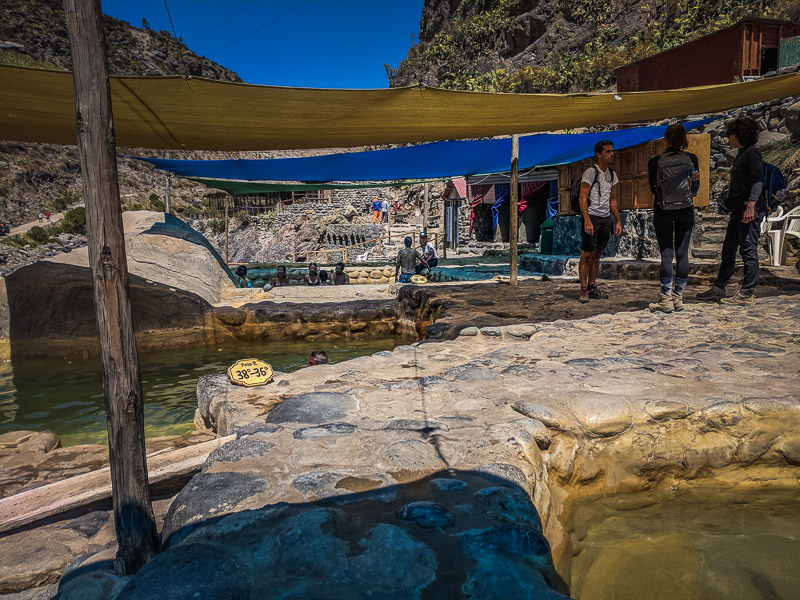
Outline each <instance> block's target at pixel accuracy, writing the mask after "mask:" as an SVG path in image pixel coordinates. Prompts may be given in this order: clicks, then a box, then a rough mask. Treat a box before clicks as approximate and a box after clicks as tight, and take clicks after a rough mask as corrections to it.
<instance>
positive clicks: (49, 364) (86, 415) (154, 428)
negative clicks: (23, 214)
mask: <svg viewBox="0 0 800 600" xmlns="http://www.w3.org/2000/svg"><path fill="white" fill-rule="evenodd" d="M403 343H408V340H407V339H404V338H400V337H387V338H377V339H368V340H337V341H331V342H329V343H323V342H319V341H316V342H308V341H302V340H301V341H281V342H275V341H263V342H236V343H228V342H226V344H225V346H224V347H221V348H195V349H190V350H182V351H170V352H163V353H151V354H141V355H140V356H139V363H140V370H141V374H142V388H143V391H144V398H145V406H144V420H145V435H146V437H148V438H151V437H157V436H162V435H181V434H184V433H187V432H189V431H192V429H193V420H194V412H195V409H196V408H197V396H196V388H197V379H198V378H199V377H200V376H201V375H207V374H213V373H225V372H226V371H227V369H228V367H229V366H230V365H231V364H233V363H234V362H236V361H237V360H238V359H240V358H260V359H262V360H264V361H266V362H268V363H270V364H271V365H272V368H273V369H274V370H276V371H284V372H291V371H296V370H297V369H300V368H302V367H305V366H306V365H307V364H308V355H309V353H310V352H311V351H312V350H318V349H321V350H325V352H327V354H328V358H329V361H330V362H331V363H336V362H341V361H344V360H347V359H349V358H354V357H356V356H364V355H368V354H372V353H373V352H378V351H380V350H391V349H392V348H394V347H395V346H398V345H400V344H403ZM102 381H103V375H102V371H101V366H100V359H99V358H94V359H73V360H70V361H66V360H59V359H55V360H18V361H13V362H5V363H2V364H0V434H2V433H6V432H8V431H14V430H19V429H26V430H33V431H41V430H44V429H51V430H53V431H55V433H56V434H57V435H58V436H59V437H60V438H61V443H62V444H63V445H64V446H71V445H75V444H105V443H107V434H106V416H105V407H104V405H103V384H102Z"/></svg>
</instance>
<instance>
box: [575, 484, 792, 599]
mask: <svg viewBox="0 0 800 600" xmlns="http://www.w3.org/2000/svg"><path fill="white" fill-rule="evenodd" d="M571 523H572V525H571V526H570V527H571V528H572V533H571V539H572V541H573V554H574V557H573V560H572V581H571V586H570V588H571V593H572V597H573V598H576V599H577V600H623V599H624V600H629V599H630V598H636V599H637V600H662V599H664V600H667V599H669V600H674V599H675V598H680V599H681V600H755V599H759V598H764V599H775V600H777V599H779V598H780V599H783V600H789V599H795V600H797V599H800V491H798V490H768V489H767V490H758V491H755V490H754V491H736V490H722V489H702V490H678V491H662V492H641V493H635V494H613V495H605V496H599V497H593V498H587V499H583V500H581V501H579V502H578V503H576V504H575V506H574V507H573V510H572V513H571Z"/></svg>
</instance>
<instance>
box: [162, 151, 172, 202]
mask: <svg viewBox="0 0 800 600" xmlns="http://www.w3.org/2000/svg"><path fill="white" fill-rule="evenodd" d="M164 158H169V150H167V151H165V152H164ZM171 181H172V173H171V172H170V171H167V181H166V182H165V183H164V212H165V213H166V214H170V213H171V212H172V199H171V198H170V182H171Z"/></svg>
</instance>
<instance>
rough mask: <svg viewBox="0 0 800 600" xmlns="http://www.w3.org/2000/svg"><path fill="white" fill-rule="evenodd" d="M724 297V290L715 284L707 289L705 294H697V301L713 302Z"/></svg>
mask: <svg viewBox="0 0 800 600" xmlns="http://www.w3.org/2000/svg"><path fill="white" fill-rule="evenodd" d="M725 296H726V294H725V289H724V288H721V287H719V286H718V285H717V284H714V285H712V286H711V287H710V288H708V289H707V290H706V291H705V292H699V293H698V294H697V299H698V300H705V301H714V300H722V299H723V298H724V297H725Z"/></svg>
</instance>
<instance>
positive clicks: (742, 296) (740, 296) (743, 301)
mask: <svg viewBox="0 0 800 600" xmlns="http://www.w3.org/2000/svg"><path fill="white" fill-rule="evenodd" d="M719 303H720V304H727V305H729V306H731V305H733V306H755V304H756V295H755V294H754V293H753V292H750V293H749V294H748V293H747V292H745V291H744V290H736V293H735V294H734V295H733V296H731V297H730V298H721V299H720V301H719Z"/></svg>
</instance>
